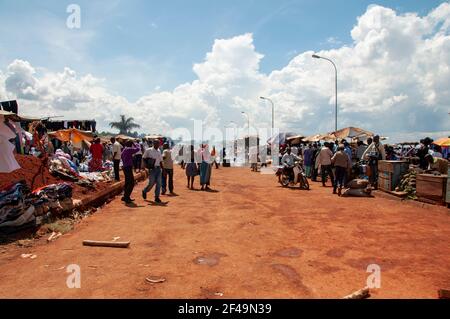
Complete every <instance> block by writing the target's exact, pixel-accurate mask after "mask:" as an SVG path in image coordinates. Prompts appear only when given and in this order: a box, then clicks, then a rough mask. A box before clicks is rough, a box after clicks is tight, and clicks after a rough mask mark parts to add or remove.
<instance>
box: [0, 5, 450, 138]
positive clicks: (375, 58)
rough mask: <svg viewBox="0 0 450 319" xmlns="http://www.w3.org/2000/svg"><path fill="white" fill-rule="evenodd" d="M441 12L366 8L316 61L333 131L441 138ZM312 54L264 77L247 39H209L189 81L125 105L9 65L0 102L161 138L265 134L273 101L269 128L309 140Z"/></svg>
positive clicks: (327, 124) (68, 74)
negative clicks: (188, 133) (195, 130)
mask: <svg viewBox="0 0 450 319" xmlns="http://www.w3.org/2000/svg"><path fill="white" fill-rule="evenodd" d="M449 33H450V4H449V3H443V4H441V5H440V6H439V7H437V8H436V9H434V10H433V11H432V12H430V13H429V14H428V15H426V16H423V17H420V16H418V15H417V14H414V13H410V14H404V15H399V14H397V13H396V12H395V11H394V10H392V9H389V8H385V7H381V6H370V7H369V8H368V9H367V11H366V12H365V13H364V14H363V15H362V16H361V17H359V18H358V21H357V24H356V25H355V26H354V28H353V29H352V30H351V35H352V38H353V43H352V44H351V45H343V46H340V47H338V48H335V49H332V50H323V51H321V52H318V54H319V55H322V56H325V57H328V58H330V59H332V60H333V61H335V62H336V65H337V67H338V71H339V95H338V101H339V123H340V124H339V126H341V127H343V126H347V125H353V126H362V127H365V128H367V129H370V130H373V131H376V132H380V133H381V134H383V132H395V131H404V132H414V131H424V132H432V131H445V130H448V127H450V125H449V124H450V121H449V116H448V114H447V113H448V111H449V101H450V86H449V85H448V83H450V35H449ZM312 53H313V52H312V51H308V52H303V53H300V54H298V55H297V56H295V57H294V58H292V60H291V61H290V62H289V64H288V65H286V66H285V67H284V68H282V69H280V70H274V71H273V72H271V73H270V74H268V75H266V74H263V73H262V72H261V71H260V62H261V60H262V59H263V55H262V54H260V53H258V52H257V51H256V48H255V46H254V44H253V35H252V34H250V33H247V34H243V35H240V36H236V37H233V38H230V39H220V40H216V41H215V42H214V44H213V46H212V49H211V51H210V52H208V53H207V54H206V56H205V59H204V61H203V62H200V63H196V64H194V65H193V71H194V73H195V74H196V76H197V79H196V80H194V81H193V82H191V83H184V84H181V85H179V86H178V87H176V88H175V89H174V90H173V91H170V92H169V91H161V90H159V89H157V88H155V90H153V92H152V93H150V94H149V95H146V96H143V97H141V98H139V99H138V100H137V101H136V102H133V103H132V102H130V101H128V100H127V99H125V98H124V97H121V96H120V95H117V94H112V93H110V92H109V91H108V90H107V89H106V87H107V86H106V83H105V80H104V79H98V78H96V77H94V76H93V75H90V74H87V75H78V74H77V73H76V72H75V71H74V70H71V69H69V68H65V69H64V70H63V71H62V72H59V73H53V72H49V71H46V70H42V71H39V72H37V71H36V69H35V68H34V67H33V66H32V65H30V63H28V62H27V61H22V60H15V61H13V62H12V63H11V64H10V65H9V66H7V67H6V69H5V70H0V97H1V98H3V97H5V98H18V99H19V103H20V105H21V111H22V112H23V113H24V114H29V115H47V116H48V115H64V116H66V117H70V118H96V119H97V120H98V122H99V125H98V126H99V128H100V129H107V123H108V122H109V121H111V120H114V119H116V118H117V117H118V115H119V114H127V115H129V116H133V117H134V118H135V119H136V121H137V122H139V123H140V124H141V125H142V128H143V130H144V131H146V132H152V133H156V132H163V131H166V130H169V129H171V128H176V127H182V126H188V127H190V126H191V125H192V124H191V123H189V122H188V121H189V120H192V119H202V120H205V121H206V123H207V124H208V125H210V126H217V127H222V126H223V125H224V124H227V123H229V121H231V120H233V121H235V122H239V121H240V123H244V122H245V121H244V118H242V117H241V115H240V111H246V112H247V113H249V114H250V120H251V123H252V124H253V125H255V126H259V127H261V126H265V127H270V114H271V113H270V106H269V105H268V104H265V103H264V102H263V101H261V100H260V99H259V98H258V97H259V96H261V95H264V96H268V97H271V98H272V99H273V101H274V102H275V109H276V118H275V120H276V126H277V127H280V128H281V129H287V130H298V131H299V132H302V133H305V134H310V133H316V132H323V131H330V130H332V128H333V127H334V122H333V119H334V117H333V111H334V72H333V67H332V65H331V64H330V63H328V62H327V61H324V60H317V59H312V58H311V55H312Z"/></svg>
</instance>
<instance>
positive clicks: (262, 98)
mask: <svg viewBox="0 0 450 319" xmlns="http://www.w3.org/2000/svg"><path fill="white" fill-rule="evenodd" d="M259 98H260V99H261V100H267V101H269V102H270V103H271V104H272V135H273V130H274V127H275V115H274V112H275V107H274V104H273V101H272V100H271V99H269V98H268V97H264V96H260V97H259Z"/></svg>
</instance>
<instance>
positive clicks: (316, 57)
mask: <svg viewBox="0 0 450 319" xmlns="http://www.w3.org/2000/svg"><path fill="white" fill-rule="evenodd" d="M312 57H313V58H315V59H321V57H320V56H318V55H317V54H313V55H312Z"/></svg>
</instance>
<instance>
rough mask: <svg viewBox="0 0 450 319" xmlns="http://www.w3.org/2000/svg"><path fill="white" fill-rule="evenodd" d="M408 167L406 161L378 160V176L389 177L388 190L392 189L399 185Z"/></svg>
mask: <svg viewBox="0 0 450 319" xmlns="http://www.w3.org/2000/svg"><path fill="white" fill-rule="evenodd" d="M408 169H409V162H408V161H378V176H383V177H384V178H385V179H387V178H389V179H390V185H389V188H390V189H387V190H388V191H393V190H394V189H395V188H396V187H397V186H398V185H400V182H401V179H402V176H403V174H405V173H406V172H407V171H408Z"/></svg>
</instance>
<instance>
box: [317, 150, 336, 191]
mask: <svg viewBox="0 0 450 319" xmlns="http://www.w3.org/2000/svg"><path fill="white" fill-rule="evenodd" d="M332 147H334V143H331V144H330V143H327V142H325V144H324V146H323V147H322V149H321V150H320V153H319V155H318V158H317V161H318V165H319V168H320V172H321V173H322V186H323V187H325V181H326V178H327V175H330V179H331V185H334V174H333V170H332V169H331V158H332V157H333V152H332V151H331V148H332ZM335 193H336V192H333V194H335Z"/></svg>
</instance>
